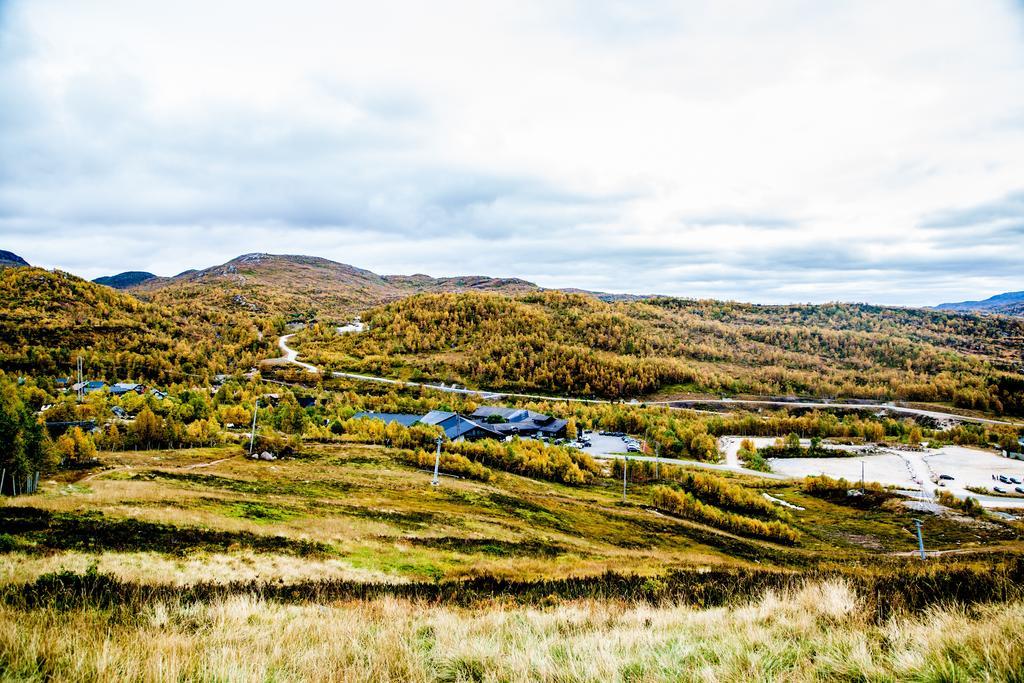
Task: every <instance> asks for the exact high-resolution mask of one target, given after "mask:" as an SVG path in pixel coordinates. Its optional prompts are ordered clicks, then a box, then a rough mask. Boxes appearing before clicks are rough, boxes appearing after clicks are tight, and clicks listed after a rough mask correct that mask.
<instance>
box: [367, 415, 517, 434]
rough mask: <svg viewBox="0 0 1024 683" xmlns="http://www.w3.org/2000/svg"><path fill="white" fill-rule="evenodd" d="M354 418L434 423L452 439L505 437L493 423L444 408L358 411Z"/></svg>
mask: <svg viewBox="0 0 1024 683" xmlns="http://www.w3.org/2000/svg"><path fill="white" fill-rule="evenodd" d="M352 418H353V419H359V418H365V419H369V420H380V421H381V422H383V423H384V424H391V423H392V422H397V423H399V424H400V425H402V426H403V427H412V426H413V425H417V424H422V425H433V426H436V427H440V428H441V429H443V430H444V435H445V437H447V438H448V439H450V440H452V441H458V440H459V439H467V440H469V441H474V440H476V439H499V440H500V439H503V438H505V437H504V435H503V434H501V433H500V432H498V431H496V430H494V429H492V428H491V426H492V425H484V424H480V423H478V422H474V421H473V420H470V419H467V418H465V417H462V416H461V415H458V414H456V413H449V412H446V411H443V410H431V411H430V412H429V413H427V414H426V415H410V414H407V413H356V414H355V415H353V416H352Z"/></svg>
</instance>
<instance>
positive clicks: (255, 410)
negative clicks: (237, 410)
mask: <svg viewBox="0 0 1024 683" xmlns="http://www.w3.org/2000/svg"><path fill="white" fill-rule="evenodd" d="M259 412H260V400H259V399H256V407H255V408H253V409H252V435H251V436H250V437H249V455H250V456H251V455H252V446H253V444H255V443H256V415H258V414H259Z"/></svg>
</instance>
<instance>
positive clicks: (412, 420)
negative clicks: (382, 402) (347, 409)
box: [352, 413, 422, 427]
mask: <svg viewBox="0 0 1024 683" xmlns="http://www.w3.org/2000/svg"><path fill="white" fill-rule="evenodd" d="M420 417H422V416H420V415H410V414H408V413H356V414H355V415H353V416H352V419H353V420H360V419H368V420H380V421H381V422H383V423H384V424H391V423H392V422H397V423H398V424H400V425H402V426H403V427H412V426H413V425H414V424H416V423H417V422H419V421H420Z"/></svg>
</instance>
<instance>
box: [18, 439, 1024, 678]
mask: <svg viewBox="0 0 1024 683" xmlns="http://www.w3.org/2000/svg"><path fill="white" fill-rule="evenodd" d="M101 457H102V460H103V462H104V466H103V468H100V469H95V470H89V471H85V472H79V473H64V474H62V475H61V477H60V478H57V479H54V480H52V481H47V482H45V484H44V486H43V487H42V491H41V493H39V494H37V495H34V496H24V497H19V498H15V499H8V500H6V501H5V503H6V504H5V505H4V506H3V507H0V523H2V524H0V680H67V681H79V680H95V681H103V680H138V681H166V680H202V681H207V680H208V681H225V680H228V681H233V680H273V681H284V680H325V681H326V680H346V681H348V680H352V681H358V680H365V681H378V680H395V681H435V680H438V681H473V680H495V681H497V680H510V681H516V680H547V681H655V680H722V681H726V680H735V681H740V680H743V681H746V680H822V679H824V680H907V679H911V680H935V681H939V680H943V681H946V680H948V681H953V680H977V679H983V680H1007V681H1010V680H1018V681H1019V680H1021V678H1020V672H1021V671H1022V670H1024V640H1022V638H1024V636H1022V635H1021V634H1022V633H1024V631H1022V629H1021V627H1022V626H1024V624H1022V621H1024V616H1022V615H1024V609H1022V607H1024V605H1022V604H1021V602H1020V599H1021V594H1020V592H1019V590H1018V588H1015V586H1018V587H1019V585H1020V578H1021V573H1022V571H1021V565H1020V563H1019V562H1018V561H1017V560H1016V556H1017V555H1018V553H1019V542H1018V540H1017V535H1018V530H1017V528H1016V527H1015V526H1013V525H1011V524H1007V523H1003V522H1000V521H998V520H994V519H983V520H973V519H969V518H964V517H958V516H956V515H936V516H930V517H929V518H928V520H927V521H926V525H927V528H928V533H929V543H930V547H932V548H933V549H936V550H942V551H945V552H947V553H948V554H947V555H945V556H943V557H937V558H934V559H933V560H931V561H930V562H928V563H920V562H919V561H916V560H914V559H913V558H912V557H908V555H909V554H910V553H911V552H912V551H913V549H914V537H913V536H912V535H911V533H910V529H912V522H911V520H912V519H913V516H914V515H915V514H919V513H915V512H913V511H911V510H908V509H906V508H903V507H902V506H900V505H885V506H880V507H873V508H864V509H860V508H856V507H850V506H849V505H847V504H845V503H844V502H843V501H838V502H836V501H830V500H826V499H823V498H819V497H815V496H811V495H809V494H807V493H805V492H803V491H802V490H801V489H800V487H799V485H797V484H795V483H792V482H765V481H763V480H754V479H746V478H744V477H731V478H730V481H731V482H732V483H734V484H738V485H740V486H742V487H744V488H746V489H748V490H750V491H754V492H757V493H760V492H762V491H770V492H771V493H772V495H773V496H776V497H780V498H783V499H786V500H789V501H792V502H794V503H796V504H798V505H800V506H801V507H803V508H805V509H804V510H802V511H800V512H797V513H794V514H793V518H792V520H791V524H792V525H793V527H794V528H795V529H797V530H798V531H799V532H800V534H801V537H800V540H799V542H798V543H796V544H795V545H793V546H783V545H778V544H775V543H771V542H768V541H764V540H759V539H757V538H752V537H747V536H743V535H739V534H736V533H730V532H727V531H723V530H722V529H718V528H715V527H712V526H707V525H705V524H701V523H698V522H695V521H690V520H684V519H679V518H676V517H673V516H671V515H668V514H665V513H662V512H659V511H657V510H654V509H653V508H652V507H651V500H652V497H653V496H652V492H653V488H654V483H645V484H640V483H638V482H634V483H633V484H631V486H630V489H629V499H628V502H627V503H625V504H623V503H622V500H621V495H622V494H621V481H619V480H615V479H611V478H599V479H598V480H597V482H596V483H594V484H592V485H587V486H580V487H570V486H565V485H561V484H555V483H551V482H546V481H539V480H534V479H529V478H525V477H520V476H516V475H512V474H508V473H505V472H498V471H496V472H495V474H494V477H493V478H492V479H491V480H490V481H488V482H486V483H485V482H479V481H474V480H468V479H458V478H454V477H445V478H443V479H442V486H440V487H438V488H433V487H431V486H430V484H429V479H430V474H429V473H428V472H425V471H423V470H420V469H418V468H417V467H415V466H412V465H409V464H406V462H405V461H404V460H402V459H401V458H399V457H397V455H396V452H395V451H391V450H390V449H386V448H383V447H378V446H366V445H358V444H332V445H317V444H306V445H305V448H304V451H303V452H302V453H301V454H300V455H298V456H296V457H293V458H282V459H279V460H276V461H273V462H264V461H254V460H250V459H247V458H245V457H243V456H242V455H241V451H240V450H239V448H238V447H237V446H229V447H221V448H209V449H191V450H181V451H139V452H135V451H128V452H122V453H104V454H101Z"/></svg>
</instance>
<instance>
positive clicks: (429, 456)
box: [402, 448, 494, 481]
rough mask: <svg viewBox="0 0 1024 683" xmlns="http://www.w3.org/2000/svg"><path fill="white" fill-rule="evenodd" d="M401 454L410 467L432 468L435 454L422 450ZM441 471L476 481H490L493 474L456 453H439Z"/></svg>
mask: <svg viewBox="0 0 1024 683" xmlns="http://www.w3.org/2000/svg"><path fill="white" fill-rule="evenodd" d="M402 454H403V457H404V459H405V461H406V462H408V463H409V464H411V465H416V466H417V467H431V468H432V467H433V466H434V460H435V454H434V453H430V452H428V451H425V450H423V449H422V448H421V449H419V450H417V451H403V452H402ZM441 471H442V472H445V473H448V474H457V475H459V476H462V477H466V478H467V479H476V480H478V481H490V480H491V478H492V477H493V476H494V473H493V472H491V471H490V470H489V469H487V468H486V467H484V466H483V465H481V464H480V463H478V462H473V461H472V460H470V459H469V458H467V457H466V456H464V455H459V454H458V453H441Z"/></svg>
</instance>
